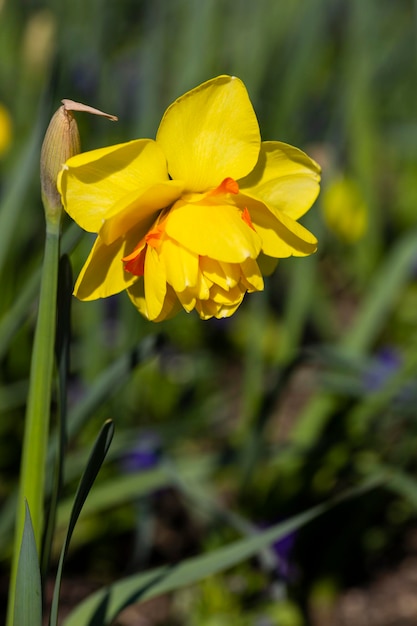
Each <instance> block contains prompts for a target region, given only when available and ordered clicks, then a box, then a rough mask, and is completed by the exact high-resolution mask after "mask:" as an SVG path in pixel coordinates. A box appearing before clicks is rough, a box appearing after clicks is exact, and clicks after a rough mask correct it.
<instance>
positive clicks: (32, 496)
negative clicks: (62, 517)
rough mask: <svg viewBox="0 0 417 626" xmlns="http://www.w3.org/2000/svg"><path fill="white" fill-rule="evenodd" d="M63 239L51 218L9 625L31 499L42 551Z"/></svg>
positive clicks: (31, 385)
mask: <svg viewBox="0 0 417 626" xmlns="http://www.w3.org/2000/svg"><path fill="white" fill-rule="evenodd" d="M59 241H60V225H59V219H58V220H50V221H48V223H47V228H46V241H45V253H44V260H43V268H42V279H41V287H40V297H39V309H38V318H37V324H36V329H35V337H34V344H33V352H32V360H31V370H30V383H29V394H28V402H27V407H26V418H25V432H24V439H23V450H22V458H21V471H20V482H19V494H18V502H17V513H16V529H15V540H14V550H13V557H12V570H11V581H10V589H9V604H8V615H7V626H12V624H13V611H14V599H15V584H16V572H17V564H18V558H19V552H20V544H21V541H22V533H23V526H24V515H25V500H27V502H28V505H29V510H30V514H31V517H32V524H33V530H34V535H35V541H36V545H37V548H38V553H39V552H40V546H41V537H42V524H43V504H44V492H45V474H46V467H45V461H46V453H47V445H48V432H49V416H50V405H51V386H52V374H53V366H54V344H55V326H56V294H57V280H58V261H59Z"/></svg>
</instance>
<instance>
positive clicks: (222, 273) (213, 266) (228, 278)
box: [200, 256, 240, 289]
mask: <svg viewBox="0 0 417 626" xmlns="http://www.w3.org/2000/svg"><path fill="white" fill-rule="evenodd" d="M200 268H201V271H202V272H203V274H204V276H206V277H207V278H209V279H210V281H211V282H212V283H216V285H219V286H220V287H222V289H230V288H232V287H235V286H236V285H237V284H238V282H239V279H240V265H239V264H238V263H221V262H220V261H214V260H213V259H209V258H208V257H206V256H203V257H201V258H200Z"/></svg>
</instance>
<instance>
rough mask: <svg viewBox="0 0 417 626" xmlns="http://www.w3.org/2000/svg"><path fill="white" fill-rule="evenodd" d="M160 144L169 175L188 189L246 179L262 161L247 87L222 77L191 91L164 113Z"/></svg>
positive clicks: (206, 188) (255, 121) (158, 138)
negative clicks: (232, 179) (182, 182)
mask: <svg viewBox="0 0 417 626" xmlns="http://www.w3.org/2000/svg"><path fill="white" fill-rule="evenodd" d="M156 141H157V143H158V144H159V145H160V146H161V147H162V149H163V151H164V153H165V154H166V156H167V161H168V170H169V173H170V175H171V177H172V178H173V179H179V180H183V181H184V182H185V185H186V188H187V190H189V191H207V190H209V189H210V188H213V187H216V186H217V185H218V184H219V183H220V182H221V181H222V180H223V179H224V178H226V177H232V178H234V179H238V178H242V177H243V176H246V175H247V174H248V173H249V172H250V171H251V170H252V169H253V167H254V166H255V164H256V162H257V159H258V154H259V148H260V133H259V126H258V121H257V119H256V115H255V112H254V110H253V107H252V104H251V102H250V100H249V96H248V93H247V91H246V88H245V86H244V84H243V83H242V82H241V81H240V80H239V79H238V78H234V77H231V76H219V77H217V78H215V79H213V80H210V81H208V82H206V83H203V84H202V85H200V86H198V87H196V88H195V89H193V90H191V91H189V92H188V93H186V94H185V95H184V96H182V97H181V98H179V99H178V100H176V101H175V102H174V103H173V104H172V105H171V106H170V107H169V108H168V109H167V110H166V112H165V115H164V116H163V118H162V121H161V124H160V126H159V130H158V133H157V136H156Z"/></svg>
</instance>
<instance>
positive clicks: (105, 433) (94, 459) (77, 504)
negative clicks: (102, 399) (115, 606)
mask: <svg viewBox="0 0 417 626" xmlns="http://www.w3.org/2000/svg"><path fill="white" fill-rule="evenodd" d="M113 433H114V424H113V422H112V421H110V420H108V421H107V422H105V423H104V424H103V427H102V429H101V431H100V433H99V434H98V437H97V439H96V441H95V444H94V447H93V450H92V452H91V455H90V458H89V460H88V463H87V467H86V468H85V470H84V473H83V475H82V476H81V480H80V484H79V485H78V489H77V493H76V494H75V499H74V504H73V507H72V511H71V516H70V520H69V524H68V530H67V534H66V537H65V541H64V545H63V546H62V550H61V555H60V558H59V563H58V571H57V575H56V579H55V588H54V594H53V598H52V605H51V615H50V621H49V624H50V626H56V625H57V623H58V602H59V592H60V589H61V580H62V570H63V566H64V561H65V557H66V554H67V551H68V547H69V544H70V541H71V537H72V533H73V532H74V528H75V524H76V523H77V520H78V517H79V515H80V513H81V509H82V507H83V505H84V502H85V500H86V498H87V496H88V494H89V492H90V489H91V487H92V486H93V483H94V481H95V479H96V477H97V474H98V472H99V470H100V467H101V466H102V463H103V461H104V459H105V457H106V454H107V451H108V449H109V447H110V444H111V440H112V438H113Z"/></svg>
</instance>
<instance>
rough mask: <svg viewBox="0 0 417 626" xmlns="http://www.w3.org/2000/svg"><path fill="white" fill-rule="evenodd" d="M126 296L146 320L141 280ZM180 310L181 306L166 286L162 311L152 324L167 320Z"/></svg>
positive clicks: (173, 293) (146, 313)
mask: <svg viewBox="0 0 417 626" xmlns="http://www.w3.org/2000/svg"><path fill="white" fill-rule="evenodd" d="M127 293H128V296H129V298H130V300H131V301H132V303H133V304H134V305H135V307H136V308H137V309H138V311H139V313H141V314H142V315H143V316H144V317H146V318H147V319H150V318H149V313H148V307H147V304H146V298H145V289H144V282H143V280H142V279H140V280H138V281H136V282H135V283H134V284H133V285H132V286H131V287H129V288H128V290H127ZM180 310H181V304H180V302H179V300H178V298H177V296H176V294H175V292H174V290H173V289H172V287H170V286H169V285H167V290H166V294H165V299H164V303H163V305H162V309H161V312H160V314H159V315H158V317H156V318H155V319H153V320H152V321H153V322H162V321H163V320H166V319H169V318H171V317H173V316H174V315H176V314H177V313H178V312H179V311H180Z"/></svg>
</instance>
